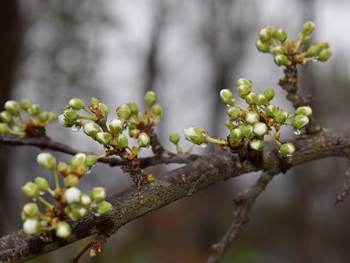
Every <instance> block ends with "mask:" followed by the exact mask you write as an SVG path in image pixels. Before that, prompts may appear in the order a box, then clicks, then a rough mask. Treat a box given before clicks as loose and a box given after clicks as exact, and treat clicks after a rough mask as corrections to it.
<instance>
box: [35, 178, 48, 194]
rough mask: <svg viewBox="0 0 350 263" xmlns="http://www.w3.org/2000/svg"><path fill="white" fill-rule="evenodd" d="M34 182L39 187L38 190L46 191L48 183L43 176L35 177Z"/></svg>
mask: <svg viewBox="0 0 350 263" xmlns="http://www.w3.org/2000/svg"><path fill="white" fill-rule="evenodd" d="M34 182H35V183H36V185H37V186H38V187H39V190H40V191H48V190H49V189H50V186H49V183H48V182H47V180H46V179H45V178H43V177H36V178H35V180H34Z"/></svg>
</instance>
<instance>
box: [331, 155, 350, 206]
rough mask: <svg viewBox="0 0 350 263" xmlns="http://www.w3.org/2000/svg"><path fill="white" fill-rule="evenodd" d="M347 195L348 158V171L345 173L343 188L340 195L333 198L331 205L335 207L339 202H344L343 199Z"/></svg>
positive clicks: (348, 191) (349, 177) (348, 188)
mask: <svg viewBox="0 0 350 263" xmlns="http://www.w3.org/2000/svg"><path fill="white" fill-rule="evenodd" d="M349 194H350V158H349V164H348V169H347V170H346V172H345V179H344V183H343V187H342V189H341V191H340V193H339V194H338V195H337V196H336V197H335V199H334V201H333V205H336V204H338V203H339V202H342V201H344V199H345V197H346V196H347V195H349Z"/></svg>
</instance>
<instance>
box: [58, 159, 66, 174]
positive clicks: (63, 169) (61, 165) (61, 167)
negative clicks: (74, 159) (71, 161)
mask: <svg viewBox="0 0 350 263" xmlns="http://www.w3.org/2000/svg"><path fill="white" fill-rule="evenodd" d="M67 169H68V164H66V163H64V162H59V163H58V165H57V171H58V172H59V173H62V174H65V173H66V171H67Z"/></svg>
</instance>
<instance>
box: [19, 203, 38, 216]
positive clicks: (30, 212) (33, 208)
mask: <svg viewBox="0 0 350 263" xmlns="http://www.w3.org/2000/svg"><path fill="white" fill-rule="evenodd" d="M22 211H23V212H24V214H25V216H26V217H36V216H38V214H39V207H38V205H37V204H36V203H27V204H25V205H24V206H23V209H22Z"/></svg>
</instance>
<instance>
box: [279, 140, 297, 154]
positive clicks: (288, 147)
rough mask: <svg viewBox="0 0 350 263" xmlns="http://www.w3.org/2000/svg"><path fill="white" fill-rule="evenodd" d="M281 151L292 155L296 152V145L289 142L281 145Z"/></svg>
mask: <svg viewBox="0 0 350 263" xmlns="http://www.w3.org/2000/svg"><path fill="white" fill-rule="evenodd" d="M279 152H280V153H281V154H284V155H291V154H292V153H294V152H295V147H294V145H293V144H291V143H289V142H287V143H283V144H282V145H281V146H280V149H279Z"/></svg>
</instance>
